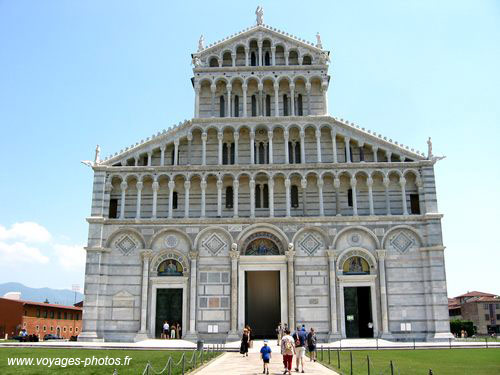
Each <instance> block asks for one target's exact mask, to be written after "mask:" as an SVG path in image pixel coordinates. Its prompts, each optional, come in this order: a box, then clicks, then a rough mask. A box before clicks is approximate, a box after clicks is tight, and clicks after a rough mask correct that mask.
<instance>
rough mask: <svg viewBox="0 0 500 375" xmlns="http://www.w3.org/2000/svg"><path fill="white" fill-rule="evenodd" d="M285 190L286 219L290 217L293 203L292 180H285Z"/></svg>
mask: <svg viewBox="0 0 500 375" xmlns="http://www.w3.org/2000/svg"><path fill="white" fill-rule="evenodd" d="M285 190H286V217H290V216H291V214H290V207H291V202H290V179H289V178H288V177H287V178H285Z"/></svg>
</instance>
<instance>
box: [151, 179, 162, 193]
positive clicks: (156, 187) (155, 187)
mask: <svg viewBox="0 0 500 375" xmlns="http://www.w3.org/2000/svg"><path fill="white" fill-rule="evenodd" d="M151 187H152V188H153V191H158V189H159V188H160V184H159V183H158V181H155V182H153V185H152V186H151Z"/></svg>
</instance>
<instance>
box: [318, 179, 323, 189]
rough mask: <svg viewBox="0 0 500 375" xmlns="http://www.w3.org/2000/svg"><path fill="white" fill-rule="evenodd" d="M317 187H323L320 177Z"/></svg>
mask: <svg viewBox="0 0 500 375" xmlns="http://www.w3.org/2000/svg"><path fill="white" fill-rule="evenodd" d="M318 189H323V180H322V179H321V178H319V179H318Z"/></svg>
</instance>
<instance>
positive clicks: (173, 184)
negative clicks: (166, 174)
mask: <svg viewBox="0 0 500 375" xmlns="http://www.w3.org/2000/svg"><path fill="white" fill-rule="evenodd" d="M168 188H169V189H170V190H174V188H175V182H174V181H172V180H170V181H169V182H168Z"/></svg>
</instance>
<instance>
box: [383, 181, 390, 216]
mask: <svg viewBox="0 0 500 375" xmlns="http://www.w3.org/2000/svg"><path fill="white" fill-rule="evenodd" d="M383 182H384V186H385V211H386V214H387V216H390V215H391V198H390V196H389V185H390V183H391V180H389V177H384V181H383Z"/></svg>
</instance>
